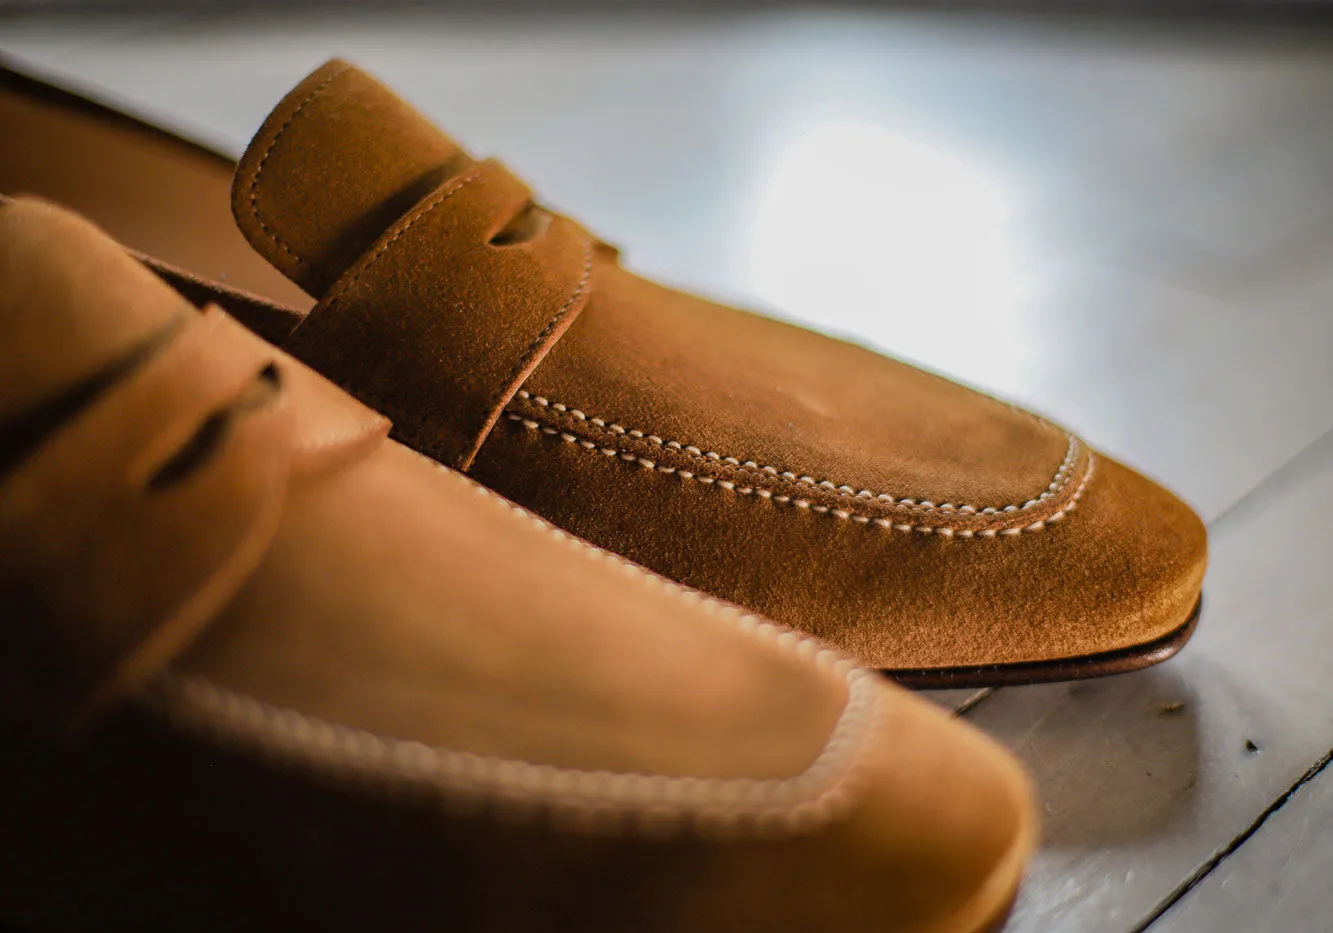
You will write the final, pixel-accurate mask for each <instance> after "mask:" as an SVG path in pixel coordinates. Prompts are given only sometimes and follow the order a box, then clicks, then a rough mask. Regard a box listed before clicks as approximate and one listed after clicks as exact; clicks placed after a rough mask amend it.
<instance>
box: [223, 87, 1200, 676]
mask: <svg viewBox="0 0 1333 933" xmlns="http://www.w3.org/2000/svg"><path fill="white" fill-rule="evenodd" d="M432 186H433V187H432ZM428 189H429V190H428ZM492 191H497V192H507V193H508V194H507V195H499V194H492V193H491V192H492ZM526 194H527V193H526V189H525V188H524V187H523V186H522V185H521V183H519V182H517V181H515V180H513V179H512V177H511V176H510V175H509V174H508V173H507V172H506V171H505V170H504V169H503V168H502V167H501V166H499V165H497V164H495V163H493V162H474V161H472V160H471V159H470V158H469V157H468V156H466V155H465V154H464V153H463V152H462V150H461V149H460V148H459V147H458V146H457V145H456V144H453V143H452V142H450V141H448V140H447V139H446V138H445V137H444V136H443V135H442V134H440V133H439V132H438V131H436V130H433V129H432V128H431V127H430V126H429V124H428V123H427V122H426V121H425V120H424V118H423V117H421V116H420V115H419V114H417V113H416V112H415V111H413V110H411V109H410V108H407V107H405V106H404V105H403V104H402V103H401V101H399V100H398V99H397V98H396V97H394V96H393V95H392V94H391V93H390V92H389V91H388V90H387V89H385V88H384V87H383V86H382V85H380V84H378V83H377V82H375V81H374V80H373V79H371V78H369V77H368V76H366V75H365V74H364V73H362V72H360V71H358V70H356V69H355V68H352V67H351V66H348V65H347V64H345V63H343V62H336V61H335V62H331V63H329V64H328V65H326V66H324V67H323V68H321V69H320V70H318V71H316V72H315V73H314V74H312V75H311V76H310V77H309V78H307V79H306V81H305V82H303V83H302V85H301V86H299V87H298V88H297V89H295V90H294V91H293V92H292V94H291V95H289V97H288V98H287V100H285V101H284V102H283V103H282V104H281V105H280V106H279V107H278V108H277V109H276V110H275V111H274V113H273V115H272V116H270V118H269V119H268V121H267V122H266V124H265V126H264V128H263V129H261V131H260V133H259V134H258V135H257V137H256V139H255V142H254V143H253V144H252V146H251V147H250V149H249V151H248V152H247V153H246V155H245V157H244V158H243V159H242V161H241V166H240V171H239V172H238V174H237V177H236V183H235V187H234V189H233V208H234V210H235V212H236V216H237V218H238V220H239V222H240V224H241V227H242V230H243V231H244V232H245V233H246V234H247V236H248V237H249V238H250V241H251V243H252V245H253V246H254V247H255V248H256V249H257V250H258V251H259V252H260V253H262V254H263V255H264V256H265V257H266V258H268V259H269V260H270V261H271V262H273V263H274V264H275V265H276V266H277V267H278V268H280V269H284V270H288V271H289V274H291V275H292V276H293V277H294V279H295V280H296V281H298V282H299V283H301V284H302V285H303V286H304V287H306V288H307V289H309V290H311V291H312V292H313V293H314V294H315V295H316V296H317V297H319V298H320V299H321V300H320V302H319V303H318V304H317V305H316V307H315V309H314V310H313V311H312V312H311V313H310V315H309V316H308V317H307V318H306V319H305V321H304V322H302V323H301V324H300V325H299V326H297V328H296V329H295V331H294V333H292V334H291V335H290V337H289V338H288V339H287V340H286V342H285V344H284V345H285V346H286V348H287V349H289V350H291V352H293V353H295V354H296V355H298V356H299V357H301V358H303V359H305V360H307V361H309V362H311V363H312V365H314V366H316V368H318V369H320V370H321V371H322V372H324V373H326V374H327V375H329V376H330V377H331V378H333V379H334V380H335V381H337V382H338V383H339V384H341V385H342V386H343V387H345V388H347V389H348V390H349V391H351V392H352V393H353V394H356V395H359V396H360V397H361V398H362V399H363V400H364V401H366V402H367V403H368V404H371V405H373V406H375V407H378V408H380V409H381V410H384V411H386V412H387V413H389V414H390V415H392V416H393V417H394V418H395V421H396V423H397V432H398V433H397V435H396V436H398V437H399V438H401V439H402V440H403V441H404V442H406V443H408V444H410V445H412V446H414V447H417V448H418V449H420V450H422V451H423V452H425V453H428V454H429V455H431V456H432V457H435V458H437V459H439V460H440V461H441V462H444V463H447V464H449V465H451V466H455V467H458V468H460V469H468V470H470V472H471V473H472V475H473V476H475V477H476V478H478V479H479V480H481V481H482V482H483V483H485V484H486V485H488V486H491V487H492V488H495V489H496V490H498V491H500V492H502V493H503V494H505V495H506V496H509V497H511V498H513V499H515V500H516V501H518V502H521V503H523V504H525V505H527V506H529V507H530V508H533V509H534V510H536V511H538V512H539V513H540V514H543V515H545V516H547V517H549V518H551V519H552V520H554V521H555V522H557V523H558V524H560V525H562V526H563V527H566V528H568V529H570V530H571V531H573V532H575V533H576V534H578V535H580V536H582V537H585V538H587V539H588V540H590V541H592V542H594V543H596V544H600V545H602V546H604V547H607V548H610V549H612V550H616V551H618V552H619V553H622V554H625V555H626V556H629V557H631V558H632V559H634V560H636V561H639V562H642V563H644V564H646V565H647V566H649V567H652V568H653V569H655V570H658V571H659V572H661V573H663V574H665V575H668V576H670V577H672V578H673V579H677V580H680V581H682V582H685V583H688V584H690V585H693V586H698V587H700V588H703V589H705V590H708V591H710V592H713V593H716V594H718V595H721V596H723V597H725V598H728V599H732V600H735V601H738V602H741V603H742V604H744V605H747V606H749V607H752V608H755V609H757V610H760V611H763V612H765V613H768V614H770V615H772V616H774V617H775V618H778V619H780V620H782V621H784V622H787V623H789V624H792V625H795V626H798V627H800V628H803V629H805V630H807V631H810V632H814V633H816V634H818V635H820V636H821V637H823V638H826V639H829V640H831V641H833V642H835V643H837V644H840V645H842V646H843V647H846V648H849V649H851V650H853V651H854V652H855V653H856V654H857V655H858V656H859V657H860V658H861V659H863V660H864V661H865V662H867V663H869V664H873V665H876V666H880V667H885V668H908V669H915V668H949V667H955V666H985V665H996V664H1011V663H1032V662H1040V661H1056V660H1061V659H1067V658H1077V657H1082V656H1088V655H1095V654H1098V653H1103V652H1112V651H1116V650H1118V649H1125V648H1130V647H1133V646H1136V645H1141V644H1144V643H1146V642H1150V641H1152V640H1154V639H1157V638H1160V637H1162V636H1165V635H1167V634H1169V633H1170V632H1172V631H1173V630H1176V629H1178V628H1179V627H1181V626H1182V624H1183V623H1184V622H1185V620H1186V619H1187V617H1189V615H1190V614H1191V612H1192V611H1193V610H1194V608H1195V604H1196V602H1197V600H1198V593H1199V588H1200V583H1201V580H1202V574H1203V567H1204V557H1205V545H1204V533H1203V529H1202V526H1201V524H1200V523H1199V521H1198V519H1197V518H1196V517H1195V516H1194V515H1193V514H1192V513H1191V512H1190V510H1189V509H1188V508H1187V507H1185V506H1184V505H1183V504H1182V503H1180V502H1179V501H1178V500H1176V499H1175V498H1174V497H1172V496H1171V495H1170V494H1168V493H1166V492H1164V491H1162V490H1161V489H1160V488H1158V487H1157V486H1155V485H1153V484H1152V483H1150V482H1148V481H1146V480H1144V479H1142V478H1140V477H1138V476H1136V475H1135V474H1133V473H1132V472H1131V471H1129V470H1127V469H1126V468H1124V467H1122V466H1120V465H1119V464H1116V463H1115V462H1114V461H1111V460H1109V459H1107V458H1104V457H1101V456H1099V455H1097V454H1095V453H1094V452H1093V451H1092V450H1091V449H1089V448H1088V447H1087V446H1086V445H1085V444H1083V443H1082V442H1080V441H1079V440H1078V439H1077V438H1076V437H1074V436H1073V435H1071V434H1070V433H1069V432H1067V431H1065V430H1064V429H1062V428H1060V427H1058V426H1056V425H1053V424H1051V423H1049V422H1047V421H1044V420H1043V419H1041V418H1038V417H1036V416H1034V415H1031V414H1029V413H1027V412H1024V411H1022V410H1019V409H1017V408H1014V407H1013V406H1010V405H1006V404H1004V403H1002V402H999V401H996V400H994V399H992V398H989V397H987V396H985V395H982V394H980V393H978V392H975V391H972V390H970V389H967V388H965V387H963V386H960V385H957V384H955V383H952V382H949V381H947V380H945V379H942V378H940V377H937V376H934V375H931V374H929V373H925V372H922V371H920V370H917V369H914V368H912V367H909V366H906V365H904V364H902V363H899V362H896V361H894V360H890V359H887V358H885V357H882V356H879V355H877V354H875V353H872V352H870V351H868V350H865V349H862V348H860V347H856V346H854V345H851V344H848V343H844V342H842V341H838V340H833V339H830V338H827V337H823V336H820V335H818V334H814V333H811V332H809V331H806V330H803V329H800V328H797V327H793V326H790V325H787V324H783V323H779V322H776V321H772V320H768V319H765V318H762V317H758V316H755V315H752V314H748V313H745V312H742V311H737V310H735V309H732V308H727V307H723V306H720V305H717V304H713V303H710V302H707V301H705V300H703V299H700V298H695V297H693V296H690V295H687V294H683V293H680V292H676V291H672V290H670V289H667V288H664V287H662V286H659V285H656V284H653V283H651V282H648V281H646V280H644V279H642V278H640V277H638V276H635V275H633V274H632V273H630V272H627V271H626V270H624V269H623V268H622V267H621V266H620V265H619V263H618V260H617V256H616V254H615V251H614V250H611V249H609V248H607V247H605V246H603V245H601V244H599V243H598V242H597V241H596V240H595V238H592V237H591V236H589V235H588V234H586V233H585V232H583V231H582V230H580V229H579V228H578V227H577V226H576V225H574V224H572V223H570V222H569V221H567V220H565V219H564V218H561V217H558V216H552V215H549V214H547V213H546V212H545V211H543V210H542V209H541V208H539V207H535V206H533V205H532V204H531V203H530V202H529V201H527V200H526ZM414 199H415V201H414ZM311 205H316V206H313V207H312V206H311ZM534 216H535V217H537V218H539V221H533V220H532V218H533V217H534ZM510 229H517V230H518V231H519V234H518V235H514V236H503V234H504V232H505V231H506V230H510ZM358 250H359V251H360V252H359V256H358V258H357V259H356V260H355V261H352V260H349V258H348V257H350V256H351V255H352V254H354V253H357V251H358ZM497 418H498V420H496V419H497ZM1076 509H1077V510H1078V511H1077V512H1076V511H1075V510H1076Z"/></svg>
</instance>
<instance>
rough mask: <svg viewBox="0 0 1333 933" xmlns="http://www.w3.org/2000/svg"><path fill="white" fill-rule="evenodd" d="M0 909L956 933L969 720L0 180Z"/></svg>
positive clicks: (991, 774) (968, 844)
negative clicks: (350, 390) (431, 427)
mask: <svg viewBox="0 0 1333 933" xmlns="http://www.w3.org/2000/svg"><path fill="white" fill-rule="evenodd" d="M0 334H3V340H0V354H2V355H3V363H2V364H0V598H2V599H3V605H4V606H5V614H4V622H3V625H0V736H2V737H3V740H4V744H5V747H6V749H7V757H6V765H5V767H4V768H0V825H2V826H4V833H3V842H2V843H0V915H3V916H5V917H6V918H7V919H10V920H17V921H20V922H21V923H22V924H23V929H25V930H27V931H30V933H45V931H80V933H86V931H88V930H109V931H135V933H159V931H171V933H175V931H180V930H206V931H211V930H217V931H227V933H234V931H236V930H257V931H261V933H262V931H292V930H356V931H365V930H394V931H404V933H406V931H431V933H435V931H441V930H468V931H478V933H480V931H496V933H514V931H519V930H522V931H556V930H572V929H577V930H581V931H603V930H606V931H611V930H615V931H635V933H642V931H681V933H685V931H689V933H699V931H717V933H738V931H755V933H760V931H762V933H772V931H775V930H792V931H795V930H810V931H816V930H818V931H844V930H845V931H869V930H900V931H912V933H928V931H929V933H963V931H978V930H981V929H984V928H986V927H987V925H988V924H993V923H995V922H998V921H999V919H1000V918H1001V917H1002V915H1003V914H1004V912H1005V910H1006V907H1007V905H1008V903H1009V902H1010V900H1011V899H1012V897H1013V893H1014V890H1015V887H1016V885H1017V883H1018V880H1019V875H1020V872H1021V870H1022V866H1023V863H1024V861H1025V859H1026V857H1027V855H1028V853H1029V851H1030V848H1031V846H1032V842H1033V834H1034V813H1033V807H1032V803H1031V799H1030V793H1029V788H1028V784H1027V781H1026V779H1025V778H1024V776H1023V774H1022V772H1021V770H1020V769H1019V767H1018V766H1017V765H1016V763H1015V762H1014V761H1013V760H1012V759H1011V758H1010V757H1009V756H1008V755H1007V754H1006V753H1005V752H1004V751H1003V750H1002V749H1000V748H999V747H997V746H996V745H994V744H993V743H992V742H991V741H990V740H989V739H987V738H985V737H984V736H982V735H981V734H980V733H978V732H976V731H975V730H973V729H972V728H970V727H968V726H966V725H964V724H962V723H959V722H957V721H953V720H950V719H949V718H948V717H946V716H945V715H944V714H943V713H941V712H939V711H938V710H936V709H935V708H933V707H932V706H930V705H929V704H927V703H925V702H924V701H921V700H918V699H916V698H914V697H912V696H911V695H910V694H907V693H905V692H903V691H901V690H899V689H897V688H893V687H890V686H889V685H887V684H885V683H883V682H882V681H881V679H880V678H879V677H877V676H876V675H874V674H872V673H870V672H867V671H864V670H861V669H857V668H855V667H854V666H853V665H852V664H851V663H850V662H848V661H846V660H845V659H843V658H842V656H840V655H837V654H835V653H834V652H832V651H830V650H827V649H824V648H822V646H820V645H818V644H817V643H815V642H814V641H813V640H811V639H808V638H805V637H803V636H798V635H796V634H795V633H793V632H790V631H789V630H785V629H781V628H779V627H777V626H774V625H772V624H770V623H767V622H763V621H761V620H758V619H756V618H754V617H752V616H747V615H743V614H742V613H741V612H740V611H739V610H737V609H735V608H733V607H728V606H725V605H723V604H720V603H717V602H715V601H713V600H711V599H707V598H705V597H702V596H700V595H699V594H697V593H692V592H689V591H686V590H684V589H682V588H680V587H678V586H676V585H675V584H672V583H669V582H667V581H665V580H663V579H662V578H660V577H656V576H654V575H652V574H650V573H648V572H646V571H643V570H641V569H639V568H637V567H634V566H633V565H631V564H629V563H627V562H625V561H623V560H622V559H620V558H618V557H615V556H614V555H611V554H608V553H606V552H603V551H599V550H597V549H595V548H592V547H590V546H588V545H586V544H584V543H582V542H579V541H577V540H575V539H574V538H572V537H571V536H569V535H568V534H566V533H564V532H562V531H559V530H558V529H555V528H553V527H552V526H550V525H548V524H546V523H545V522H543V521H542V520H540V519H538V518H536V517H534V516H532V515H531V514H529V513H527V512H524V511H523V510H521V509H519V508H517V507H516V506H514V505H512V504H510V503H507V502H505V501H504V500H502V499H500V498H499V497H498V496H496V495H495V494H494V493H492V492H490V491H489V490H486V489H485V488H483V487H481V486H479V485H477V484H475V483H473V482H472V481H470V480H468V479H466V478H464V477H462V476H460V475H459V474H457V473H454V472H452V471H449V470H445V469H441V468H440V467H438V466H437V465H435V464H433V463H431V462H429V461H427V460H426V459H425V458H423V457H421V456H420V455H418V454H416V453H414V452H412V451H410V450H408V449H407V448H405V447H403V446H401V445H399V444H397V443H394V442H392V441H389V440H386V438H385V434H386V432H387V430H388V423H387V422H386V421H385V420H384V419H383V418H382V417H381V416H379V415H377V414H375V413H373V412H371V411H370V410H369V409H366V408H365V407H363V406H361V405H360V404H358V403H357V402H355V401H354V400H352V399H351V398H349V397H347V396H346V395H345V394H344V393H342V392H341V391H339V390H338V389H336V388H335V387H334V386H332V385H331V384H330V383H328V382H326V381H324V380H323V379H322V378H320V377H318V376H316V375H315V374H314V373H312V372H311V371H310V370H308V369H307V368H305V367H304V366H302V365H301V364H299V363H297V362H296V361H294V360H293V359H291V358H290V357H288V356H286V355H285V354H283V353H281V352H279V351H278V350H276V349H274V348H273V347H272V346H270V345H268V344H266V343H264V342H263V341H262V340H260V339H259V338H258V337H256V336H255V335H254V334H252V333H251V332H250V331H248V330H246V329H245V328H243V327H241V326H240V325H238V324H236V323H235V322H234V321H233V320H232V319H230V318H229V317H227V316H226V315H225V314H223V313H222V312H220V311H219V310H217V309H213V310H210V311H208V312H207V313H204V314H199V313H196V312H195V311H194V310H193V309H192V308H191V307H190V306H189V305H188V304H187V303H186V302H185V301H184V300H183V299H182V298H181V297H180V296H178V295H176V294H174V293H172V292H171V291H170V290H169V289H167V288H166V287H165V286H164V285H162V284H161V283H160V282H159V281H158V280H157V279H156V278H155V277H154V276H153V275H152V274H150V273H149V272H148V271H146V270H145V269H144V268H143V267H142V266H141V265H139V264H138V263H135V262H134V261H133V260H132V259H130V258H129V257H128V256H126V255H125V253H124V252H123V251H122V250H121V249H120V247H119V246H117V245H116V244H114V243H112V242H111V241H110V240H108V239H105V238H104V237H103V236H101V235H100V234H99V233H98V232H97V231H96V230H95V228H93V227H91V226H90V225H88V224H87V223H86V222H84V221H82V220H80V219H78V218H75V217H74V216H72V215H69V214H66V213H64V212H62V211H60V210H58V209H55V208H52V207H49V206H47V205H45V204H42V203H38V202H30V201H18V202H11V203H10V204H8V205H6V206H3V207H0Z"/></svg>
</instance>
